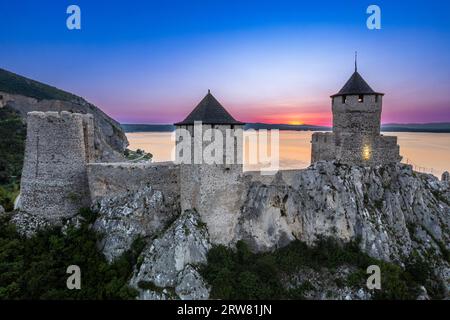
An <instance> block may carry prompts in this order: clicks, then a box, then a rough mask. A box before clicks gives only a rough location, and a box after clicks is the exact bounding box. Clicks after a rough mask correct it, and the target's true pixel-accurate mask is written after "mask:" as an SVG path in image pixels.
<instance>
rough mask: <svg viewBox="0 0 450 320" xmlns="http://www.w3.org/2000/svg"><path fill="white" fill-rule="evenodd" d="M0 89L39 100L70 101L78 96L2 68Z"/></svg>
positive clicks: (0, 70) (0, 71)
mask: <svg viewBox="0 0 450 320" xmlns="http://www.w3.org/2000/svg"><path fill="white" fill-rule="evenodd" d="M0 91H3V92H6V93H10V94H20V95H23V96H27V97H32V98H36V99H38V100H44V99H54V100H64V101H70V100H73V99H75V98H77V96H75V95H73V94H71V93H68V92H65V91H63V90H60V89H58V88H55V87H52V86H49V85H46V84H43V83H41V82H38V81H34V80H31V79H28V78H25V77H22V76H19V75H17V74H15V73H12V72H9V71H6V70H4V69H0Z"/></svg>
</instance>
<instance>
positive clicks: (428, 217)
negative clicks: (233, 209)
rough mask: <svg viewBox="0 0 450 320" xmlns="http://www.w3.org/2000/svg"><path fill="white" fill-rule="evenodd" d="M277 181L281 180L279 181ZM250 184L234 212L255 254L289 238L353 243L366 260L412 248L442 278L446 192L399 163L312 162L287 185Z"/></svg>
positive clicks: (395, 256)
mask: <svg viewBox="0 0 450 320" xmlns="http://www.w3.org/2000/svg"><path fill="white" fill-rule="evenodd" d="M280 177H281V176H280ZM280 177H279V178H278V179H277V178H276V179H274V182H273V183H271V184H263V183H261V182H253V183H252V184H251V185H250V187H249V191H248V195H247V200H246V202H245V204H244V205H243V207H242V210H241V217H240V221H239V230H238V233H237V235H236V237H237V238H240V239H244V240H246V241H247V242H248V243H249V244H251V246H252V248H253V249H254V250H255V251H266V250H272V249H275V248H277V247H281V246H283V245H285V244H286V243H288V242H289V241H290V240H292V239H299V240H302V241H305V242H306V243H308V244H313V243H314V241H315V240H316V239H317V238H318V237H334V238H337V239H340V240H343V241H350V240H356V239H359V241H360V247H361V249H362V250H363V251H365V252H367V253H368V254H369V255H371V256H373V257H375V258H379V259H383V260H387V261H400V262H401V260H402V258H403V257H408V256H409V255H410V254H411V252H412V251H413V250H418V251H419V252H421V253H422V254H425V253H426V252H433V253H434V255H435V256H436V258H437V261H440V267H439V268H438V269H439V270H441V271H440V273H441V275H442V277H443V279H446V278H445V277H446V276H447V279H448V273H449V270H450V269H449V266H448V263H447V262H445V259H443V253H442V250H441V249H440V247H442V245H444V246H445V247H446V248H447V250H448V249H449V248H450V234H449V230H450V206H449V205H450V187H449V185H448V183H446V182H442V181H439V180H438V179H437V178H436V177H434V176H432V175H428V174H420V173H416V172H413V171H412V170H411V167H410V166H407V165H400V164H398V165H391V166H384V167H377V168H363V167H350V166H344V165H339V164H334V163H332V162H317V163H315V164H313V165H312V166H311V167H309V168H308V169H305V170H299V171H298V172H296V173H295V177H294V178H293V179H291V182H290V183H287V182H284V181H283V179H282V178H280Z"/></svg>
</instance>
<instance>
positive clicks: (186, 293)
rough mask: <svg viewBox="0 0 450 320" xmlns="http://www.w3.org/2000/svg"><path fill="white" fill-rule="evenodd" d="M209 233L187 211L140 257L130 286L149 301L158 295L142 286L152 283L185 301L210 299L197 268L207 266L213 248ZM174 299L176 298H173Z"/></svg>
mask: <svg viewBox="0 0 450 320" xmlns="http://www.w3.org/2000/svg"><path fill="white" fill-rule="evenodd" d="M210 247H211V245H210V243H209V236H208V231H207V230H206V226H205V225H204V224H203V223H202V222H201V221H200V218H199V215H198V214H197V213H196V212H195V211H192V210H187V211H184V212H183V213H182V214H181V215H180V217H179V218H178V219H177V220H176V221H175V222H174V223H173V224H172V225H171V226H170V227H169V228H168V229H167V231H165V232H164V233H163V234H162V235H161V237H158V238H156V239H154V240H153V241H152V242H151V243H149V244H148V246H147V247H146V248H145V249H144V251H143V252H142V254H141V257H140V258H139V259H140V260H141V261H142V263H141V264H140V265H139V266H137V268H136V270H135V273H134V275H133V277H132V279H131V281H130V285H131V286H133V287H135V288H137V289H138V290H139V292H140V294H139V298H141V299H146V298H149V297H150V296H152V295H153V294H154V293H149V292H148V291H152V290H143V289H141V288H140V287H142V285H139V284H140V283H151V284H152V285H154V286H156V287H157V288H161V290H163V289H166V290H169V291H172V294H173V293H175V295H174V296H175V297H178V298H181V299H206V298H208V296H209V290H208V288H207V286H206V284H205V283H204V281H203V279H202V278H201V276H200V275H199V273H198V271H197V269H196V266H198V265H200V264H203V263H206V261H207V258H206V254H207V252H208V250H209V249H210ZM171 298H173V297H171Z"/></svg>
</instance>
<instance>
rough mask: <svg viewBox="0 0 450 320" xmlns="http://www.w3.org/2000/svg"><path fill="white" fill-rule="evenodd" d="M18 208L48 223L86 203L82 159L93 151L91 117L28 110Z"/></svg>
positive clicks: (85, 180) (88, 204)
mask: <svg viewBox="0 0 450 320" xmlns="http://www.w3.org/2000/svg"><path fill="white" fill-rule="evenodd" d="M27 124H28V131H27V141H26V149H25V159H24V167H23V172H22V180H21V197H20V205H19V208H20V211H22V212H26V213H28V214H31V215H36V216H39V217H40V218H43V219H45V220H47V221H49V222H50V223H51V224H59V223H60V222H61V220H62V219H63V218H70V217H72V216H74V215H75V214H77V213H78V211H79V209H80V208H82V207H89V206H90V195H89V188H88V180H87V174H86V163H87V162H88V161H89V159H91V158H92V157H93V155H94V150H93V139H94V136H93V126H94V124H93V118H92V116H91V115H84V114H78V113H69V112H65V111H64V112H61V113H58V112H30V113H28V119H27Z"/></svg>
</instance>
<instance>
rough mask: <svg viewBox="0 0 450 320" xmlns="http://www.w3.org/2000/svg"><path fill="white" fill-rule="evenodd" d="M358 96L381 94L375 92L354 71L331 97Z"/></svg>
mask: <svg viewBox="0 0 450 320" xmlns="http://www.w3.org/2000/svg"><path fill="white" fill-rule="evenodd" d="M360 94H379V95H383V93H380V92H375V91H374V90H373V89H372V88H371V87H370V86H369V85H368V83H367V82H366V81H365V80H364V79H363V77H361V75H360V74H359V73H358V71H355V72H354V73H353V74H352V76H351V77H350V79H348V81H347V82H346V83H345V85H344V86H343V87H342V89H341V90H339V92H338V93H336V94H334V95H332V96H331V97H336V96H343V95H360Z"/></svg>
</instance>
